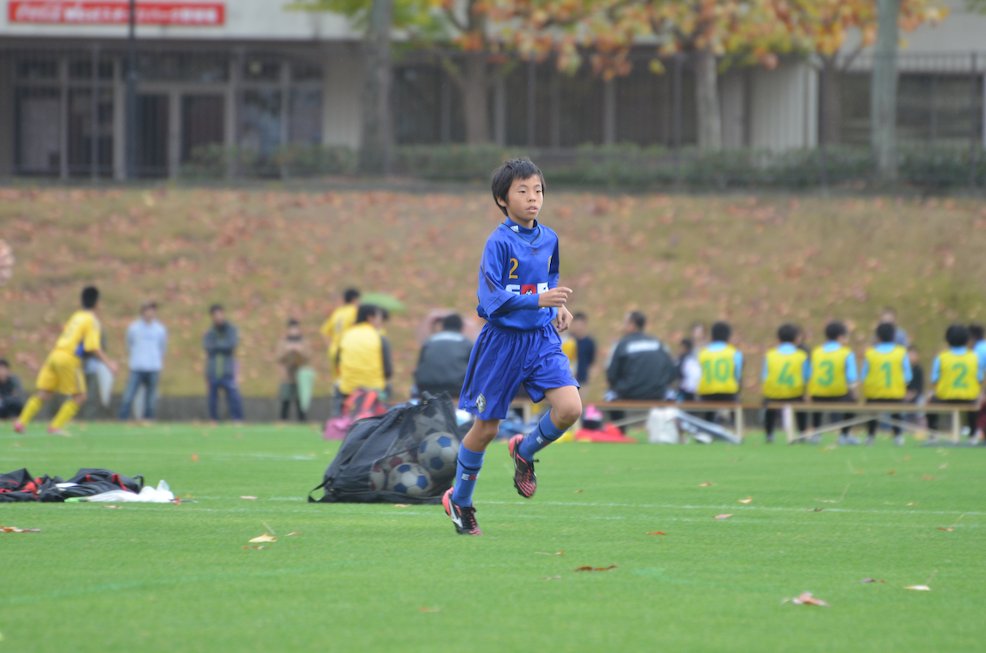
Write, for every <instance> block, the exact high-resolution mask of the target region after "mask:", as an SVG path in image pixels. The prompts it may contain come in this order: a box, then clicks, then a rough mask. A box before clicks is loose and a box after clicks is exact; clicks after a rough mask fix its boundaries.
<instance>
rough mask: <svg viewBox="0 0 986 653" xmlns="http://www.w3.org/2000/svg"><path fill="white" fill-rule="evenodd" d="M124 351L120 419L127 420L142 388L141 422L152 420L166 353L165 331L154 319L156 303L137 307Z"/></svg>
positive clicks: (128, 328)
mask: <svg viewBox="0 0 986 653" xmlns="http://www.w3.org/2000/svg"><path fill="white" fill-rule="evenodd" d="M127 351H128V352H129V354H130V376H129V377H128V378H127V387H126V388H125V389H124V391H123V402H122V403H121V405H120V419H130V416H131V415H132V413H133V403H134V398H135V397H136V396H137V391H138V390H139V389H140V388H143V389H144V409H143V415H141V416H140V417H141V418H142V419H148V420H149V419H154V415H155V409H156V407H157V393H158V387H159V385H160V382H161V370H163V369H164V354H165V353H166V352H167V351H168V330H167V329H166V328H165V326H164V325H163V324H161V322H159V321H158V319H157V304H156V303H155V302H148V303H146V304H144V305H143V306H141V307H140V317H139V318H138V319H136V320H134V321H133V322H132V323H131V324H130V326H129V327H127Z"/></svg>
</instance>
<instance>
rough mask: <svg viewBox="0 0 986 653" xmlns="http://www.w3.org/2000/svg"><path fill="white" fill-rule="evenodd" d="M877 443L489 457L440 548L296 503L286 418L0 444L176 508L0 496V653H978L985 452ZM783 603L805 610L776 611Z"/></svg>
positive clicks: (425, 529) (323, 450)
mask: <svg viewBox="0 0 986 653" xmlns="http://www.w3.org/2000/svg"><path fill="white" fill-rule="evenodd" d="M888 440H889V438H887V439H883V440H881V441H880V442H878V444H877V446H874V447H872V448H841V449H837V448H835V447H831V446H824V445H823V446H816V447H812V446H796V447H792V446H783V445H774V446H772V447H768V446H765V445H763V444H761V443H760V440H759V438H754V439H753V440H751V441H749V442H748V443H747V444H745V445H743V446H739V447H735V446H727V445H716V446H709V447H701V446H697V445H690V446H682V447H658V446H647V445H639V446H635V445H584V444H560V445H556V446H555V447H553V448H551V449H549V450H547V451H545V452H543V454H542V455H541V459H542V464H541V465H540V466H539V468H538V471H539V478H540V482H541V486H540V489H539V491H538V495H537V496H536V497H535V498H534V499H533V500H531V501H524V500H522V499H520V498H519V497H518V496H517V495H516V494H515V492H514V489H513V487H512V485H511V481H510V473H511V465H510V463H509V460H508V458H507V456H506V450H505V447H504V446H503V445H495V446H494V447H493V448H492V449H491V450H490V452H489V454H488V457H487V465H486V467H485V469H484V472H483V476H482V478H481V480H480V484H479V489H478V492H477V507H478V508H479V511H478V516H479V518H480V523H481V525H482V527H483V529H484V531H485V534H484V535H483V536H482V537H479V538H466V537H459V536H456V535H455V534H454V533H453V530H452V527H451V524H450V523H449V522H448V520H447V518H446V517H445V515H444V513H443V512H442V510H441V508H440V507H438V506H412V507H401V506H392V505H309V504H307V503H305V501H304V496H305V492H306V491H307V490H308V489H309V488H310V487H311V486H313V485H315V484H316V483H317V482H318V481H319V480H320V479H321V475H322V472H323V470H324V468H325V466H326V465H327V464H328V462H329V461H330V459H331V457H332V455H333V453H334V451H335V449H336V445H335V444H328V443H324V442H323V441H322V440H321V439H320V438H319V437H318V436H317V434H316V433H315V432H314V430H313V429H312V428H304V427H296V426H285V427H279V426H247V427H238V426H221V427H213V426H207V425H158V426H154V427H143V428H142V427H133V426H119V425H102V424H89V425H78V426H76V428H75V436H74V437H72V438H67V439H65V438H53V437H48V436H44V435H41V434H40V429H36V430H35V431H34V433H31V434H29V435H26V436H15V435H13V434H10V433H9V431H6V430H4V432H3V435H0V467H2V468H3V471H6V470H9V469H14V468H18V467H21V466H27V467H28V468H29V469H30V470H31V471H32V472H33V473H35V474H41V473H51V474H59V475H63V476H68V475H71V474H72V473H74V472H75V470H76V469H77V468H79V467H82V466H105V467H109V468H112V469H115V470H117V471H120V472H122V473H126V474H138V473H139V474H143V475H145V476H146V477H147V479H148V481H150V482H153V483H156V482H157V480H158V479H160V478H165V479H167V480H168V481H169V482H170V484H171V486H172V488H173V489H174V490H175V492H176V493H177V494H178V495H179V496H181V497H182V498H183V499H184V501H183V502H182V503H181V504H180V505H134V504H121V505H120V506H119V507H118V508H117V509H110V506H107V505H101V504H43V505H23V504H18V505H11V504H8V505H5V506H4V507H3V508H2V515H0V524H3V525H7V526H17V527H20V528H39V529H41V532H38V533H20V534H14V533H7V534H0V543H2V544H0V551H2V552H3V556H4V560H5V563H4V569H3V572H2V574H0V578H2V579H3V590H4V591H3V594H2V598H0V633H2V640H0V651H18V652H19V651H41V652H48V651H51V652H56V651H68V650H71V651H106V650H129V651H147V652H153V651H169V652H185V651H209V652H217V651H248V650H249V651H271V652H274V651H315V650H321V651H401V652H402V653H403V652H409V651H462V650H465V651H520V650H528V651H546V652H547V651H603V650H606V651H895V652H900V651H939V652H940V651H972V650H982V648H983V646H986V620H984V619H983V618H982V613H983V609H984V605H986V565H984V564H983V561H982V560H983V542H984V537H983V535H984V525H986V509H984V500H983V498H984V491H986V481H984V471H986V460H984V454H986V452H984V451H981V450H973V449H934V448H928V447H920V446H916V445H910V446H907V447H904V448H896V447H893V446H891V445H890V443H889V441H888ZM248 495H249V496H256V497H257V498H256V500H247V499H243V498H241V497H242V496H248ZM747 498H749V499H750V500H749V501H748V502H745V503H744V502H741V500H743V501H746V499H747ZM721 514H731V515H732V517H731V518H728V519H721V520H717V519H716V516H717V515H721ZM268 530H269V531H270V532H273V533H274V534H276V536H277V538H278V539H277V541H276V542H273V543H271V544H268V545H266V546H265V547H264V548H262V549H258V548H250V547H248V546H247V543H248V540H250V539H251V538H253V537H255V536H257V535H260V534H262V533H264V532H265V531H268ZM656 532H661V533H663V534H654V533H656ZM610 565H615V567H614V568H612V569H610V570H608V571H577V568H579V567H582V566H591V567H609V566H610ZM866 578H872V579H876V580H877V581H879V582H874V583H863V582H861V581H862V580H863V579H866ZM909 585H928V586H929V587H930V588H931V590H930V591H912V590H908V589H905V588H906V587H907V586H909ZM806 590H807V591H811V592H813V593H814V594H815V596H817V597H820V598H822V599H824V600H825V601H827V602H828V603H829V604H830V607H812V606H803V605H793V604H791V603H784V599H785V598H790V597H795V596H797V595H799V594H800V593H801V592H803V591H806Z"/></svg>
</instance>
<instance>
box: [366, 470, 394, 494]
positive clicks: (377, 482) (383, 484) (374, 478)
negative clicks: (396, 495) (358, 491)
mask: <svg viewBox="0 0 986 653" xmlns="http://www.w3.org/2000/svg"><path fill="white" fill-rule="evenodd" d="M389 472H390V470H389V469H387V468H385V467H384V466H383V465H382V464H380V463H377V464H375V465H374V466H373V467H371V468H370V489H371V490H375V491H377V492H379V491H380V490H384V489H386V488H387V477H388V476H389V475H390V473H389Z"/></svg>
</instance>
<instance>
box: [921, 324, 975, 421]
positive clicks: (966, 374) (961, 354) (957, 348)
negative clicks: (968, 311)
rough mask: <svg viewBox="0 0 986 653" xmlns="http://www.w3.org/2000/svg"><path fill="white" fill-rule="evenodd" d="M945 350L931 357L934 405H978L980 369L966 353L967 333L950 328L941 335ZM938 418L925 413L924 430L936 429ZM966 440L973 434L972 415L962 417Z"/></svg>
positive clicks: (959, 327) (958, 326) (970, 353)
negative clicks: (966, 431)
mask: <svg viewBox="0 0 986 653" xmlns="http://www.w3.org/2000/svg"><path fill="white" fill-rule="evenodd" d="M945 342H947V343H948V349H946V350H945V351H943V352H941V353H940V354H938V356H936V357H935V362H934V363H933V364H932V366H931V385H932V386H933V387H934V396H933V397H932V398H931V401H932V402H933V403H936V404H968V403H972V402H975V401H979V399H980V395H981V392H982V385H983V371H984V370H983V369H982V367H981V366H980V364H979V356H977V355H976V352H975V351H973V350H972V349H969V329H968V328H967V327H964V326H962V325H961V324H953V325H952V326H950V327H948V329H947V330H946V331H945ZM938 417H939V416H938V414H937V413H928V426H929V427H930V428H931V429H932V430H935V429H937V428H938ZM965 417H966V425H967V426H968V428H969V435H970V437H972V436H974V435H975V433H976V411H975V410H971V411H969V412H967V413H966V415H965Z"/></svg>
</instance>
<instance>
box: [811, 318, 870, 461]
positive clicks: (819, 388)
mask: <svg viewBox="0 0 986 653" xmlns="http://www.w3.org/2000/svg"><path fill="white" fill-rule="evenodd" d="M848 340H849V330H848V329H847V328H846V325H845V324H843V323H842V322H829V323H828V324H826V325H825V344H823V345H819V346H818V347H815V348H814V349H813V350H812V352H811V377H810V378H809V380H808V396H809V398H810V399H811V401H812V402H813V403H819V404H825V403H829V404H832V403H850V402H853V401H855V390H856V384H857V382H858V381H859V374H858V373H857V370H856V356H855V355H853V353H852V350H851V349H849V346H848V344H847V343H848ZM822 417H823V414H822V413H821V412H816V413H812V415H811V421H812V426H813V427H814V428H815V429H817V428H819V427H820V426H821V425H822ZM832 417H833V419H835V421H843V420H850V419H852V418H853V415H852V413H834V414H833V415H832ZM839 444H843V445H845V444H859V442H858V441H857V440H856V439H855V438H853V437H852V436H851V435H850V434H849V427H848V426H846V427H843V428H842V430H841V432H840V435H839Z"/></svg>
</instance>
